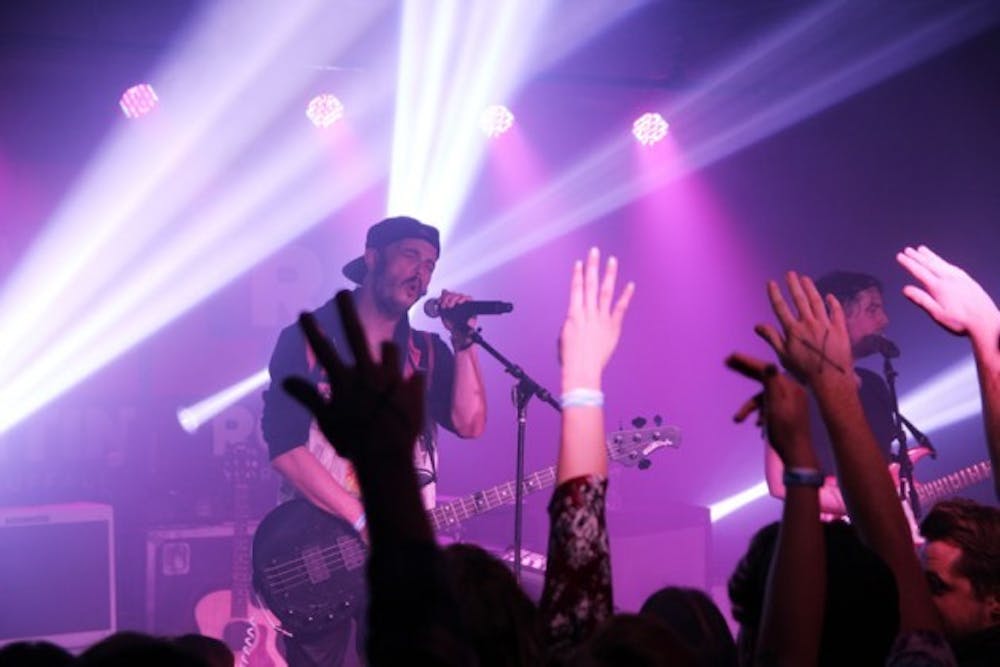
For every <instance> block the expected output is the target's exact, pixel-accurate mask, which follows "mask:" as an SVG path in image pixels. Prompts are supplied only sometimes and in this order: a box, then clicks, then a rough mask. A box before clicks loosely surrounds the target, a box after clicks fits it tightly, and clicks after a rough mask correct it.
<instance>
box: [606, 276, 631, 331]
mask: <svg viewBox="0 0 1000 667" xmlns="http://www.w3.org/2000/svg"><path fill="white" fill-rule="evenodd" d="M633 294H635V283H633V282H630V283H628V284H627V285H625V289H624V290H622V293H621V294H620V295H619V296H618V301H616V302H615V309H614V310H613V311H611V318H612V319H613V320H614V321H615V323H616V324H618V325H621V321H622V320H623V319H624V318H625V311H627V310H628V305H629V303H631V302H632V295H633Z"/></svg>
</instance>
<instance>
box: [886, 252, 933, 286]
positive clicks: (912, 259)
mask: <svg viewBox="0 0 1000 667" xmlns="http://www.w3.org/2000/svg"><path fill="white" fill-rule="evenodd" d="M896 261H897V262H899V264H900V265H901V266H902V267H903V268H904V269H906V270H907V271H909V272H910V275H912V276H913V277H914V278H916V279H917V280H919V281H920V282H922V283H923V284H924V285H930V284H932V283H933V282H935V280H936V278H937V277H938V276H937V275H936V274H935V273H934V272H933V271H932V270H931V269H930V268H928V266H927V265H926V264H925V261H924V258H923V257H922V256H921V255H920V254H919V253H918V252H917V251H916V250H914V249H913V248H906V249H905V250H903V252H901V253H898V254H897V255H896Z"/></svg>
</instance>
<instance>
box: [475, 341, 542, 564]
mask: <svg viewBox="0 0 1000 667" xmlns="http://www.w3.org/2000/svg"><path fill="white" fill-rule="evenodd" d="M460 327H465V329H464V330H463V331H462V334H463V335H464V336H466V337H467V338H468V340H471V341H472V342H473V343H475V344H476V345H478V346H479V347H481V348H483V349H484V350H486V351H487V352H488V353H489V354H490V356H491V357H493V358H494V359H496V360H497V361H499V362H500V364H501V365H502V366H503V368H504V370H505V371H506V372H507V373H508V374H509V375H512V376H513V377H514V379H515V380H517V384H516V385H514V388H513V389H512V390H511V397H512V398H513V400H514V405H515V406H516V407H517V470H516V472H515V479H514V578H515V579H516V580H517V581H518V583H520V582H521V526H522V523H523V519H522V511H523V508H522V504H523V501H524V436H525V433H526V430H527V425H528V402H529V401H530V400H531V398H532V396H537V397H538V398H539V400H541V401H542V402H543V403H547V404H549V405H550V406H552V407H553V408H554V409H555V410H556V411H557V412H562V407H561V406H560V405H559V401H557V400H556V399H555V398H554V397H553V396H552V393H551V392H549V391H548V390H547V389H546V388H545V387H543V386H542V385H540V384H538V383H537V382H535V381H534V380H533V379H532V378H531V377H530V376H529V375H528V374H527V373H525V372H524V369H522V368H521V367H520V366H518V365H517V364H515V363H514V362H512V361H511V360H510V359H508V358H507V357H505V356H504V355H503V354H501V353H500V352H499V351H498V350H497V349H496V348H495V347H493V346H492V345H490V344H489V343H488V342H486V339H484V338H483V337H482V335H481V334H480V333H479V329H478V328H477V329H473V328H472V327H470V326H468V325H467V324H461V325H460Z"/></svg>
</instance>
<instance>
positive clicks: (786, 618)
mask: <svg viewBox="0 0 1000 667" xmlns="http://www.w3.org/2000/svg"><path fill="white" fill-rule="evenodd" d="M726 365H727V366H728V367H729V368H731V369H732V370H734V371H736V372H738V373H740V374H742V375H744V376H746V377H748V378H750V379H752V380H756V381H758V382H760V383H761V384H762V385H763V387H764V390H763V391H762V392H761V393H759V394H757V395H756V396H755V397H754V399H752V400H751V401H750V402H749V403H751V404H752V405H756V406H759V409H760V411H761V417H762V421H763V423H764V424H765V428H766V429H767V436H768V441H769V442H771V443H773V447H772V446H767V445H765V446H766V447H767V449H768V450H769V451H771V452H773V454H774V456H775V458H776V459H778V461H779V463H780V465H781V470H782V476H783V477H784V476H785V473H787V474H788V484H787V485H786V484H785V483H782V491H783V493H784V494H785V505H784V509H783V511H782V516H781V528H780V530H779V532H778V544H777V548H776V550H775V554H774V559H773V560H772V561H771V571H770V572H769V573H768V578H767V590H766V592H765V595H764V616H763V619H762V622H761V629H760V638H759V639H758V641H757V646H756V655H755V659H756V662H757V664H762V665H815V664H816V663H817V660H818V659H819V647H820V641H821V638H822V632H823V609H824V605H825V599H826V547H825V539H824V537H823V528H822V525H821V524H820V519H819V511H820V499H819V490H820V485H821V484H822V478H821V476H820V475H819V459H817V457H816V452H815V451H814V450H813V447H812V443H811V441H810V437H809V410H808V399H807V396H806V391H805V389H804V388H803V387H802V385H800V384H799V383H798V382H796V381H795V380H793V379H792V378H791V377H789V376H787V375H782V374H780V373H778V369H777V367H776V366H774V365H773V364H767V363H765V362H763V361H759V360H757V359H754V358H752V357H748V356H745V355H741V354H733V355H730V356H729V358H728V359H726ZM748 415H749V412H748V411H747V410H746V408H743V409H741V410H740V411H739V412H738V413H737V415H736V417H735V419H736V421H738V422H739V421H743V420H744V419H745V418H746V417H747V416H748ZM810 476H811V477H810Z"/></svg>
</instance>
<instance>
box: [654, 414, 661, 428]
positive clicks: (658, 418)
mask: <svg viewBox="0 0 1000 667" xmlns="http://www.w3.org/2000/svg"><path fill="white" fill-rule="evenodd" d="M653 423H654V424H656V425H657V426H663V417H661V416H660V415H656V416H655V417H653Z"/></svg>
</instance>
